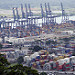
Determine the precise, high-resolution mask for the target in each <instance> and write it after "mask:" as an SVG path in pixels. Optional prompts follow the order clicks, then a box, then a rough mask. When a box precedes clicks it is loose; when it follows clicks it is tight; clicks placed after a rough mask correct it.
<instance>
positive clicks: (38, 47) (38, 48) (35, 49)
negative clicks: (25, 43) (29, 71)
mask: <svg viewBox="0 0 75 75" xmlns="http://www.w3.org/2000/svg"><path fill="white" fill-rule="evenodd" d="M41 49H42V48H41V47H40V46H37V45H36V46H34V48H33V51H34V52H37V51H39V50H41Z"/></svg>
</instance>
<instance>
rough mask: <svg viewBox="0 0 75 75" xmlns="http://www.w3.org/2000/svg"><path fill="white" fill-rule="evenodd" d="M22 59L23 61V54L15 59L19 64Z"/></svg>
mask: <svg viewBox="0 0 75 75" xmlns="http://www.w3.org/2000/svg"><path fill="white" fill-rule="evenodd" d="M23 61H24V59H23V56H20V57H19V58H18V59H17V62H18V64H21V63H22V62H23Z"/></svg>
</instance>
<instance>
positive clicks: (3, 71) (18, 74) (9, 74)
mask: <svg viewBox="0 0 75 75" xmlns="http://www.w3.org/2000/svg"><path fill="white" fill-rule="evenodd" d="M9 65H10V64H9V63H8V61H7V59H5V58H4V57H3V56H2V55H1V54H0V75H39V74H38V71H37V70H34V69H32V68H31V67H26V66H23V65H22V64H17V65H14V66H9Z"/></svg>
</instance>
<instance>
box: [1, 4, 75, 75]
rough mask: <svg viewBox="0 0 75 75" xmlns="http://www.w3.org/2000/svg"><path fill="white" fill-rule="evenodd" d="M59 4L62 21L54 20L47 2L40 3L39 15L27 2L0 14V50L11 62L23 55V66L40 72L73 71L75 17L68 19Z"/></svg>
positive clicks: (63, 72) (74, 69)
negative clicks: (8, 14) (1, 15)
mask: <svg viewBox="0 0 75 75" xmlns="http://www.w3.org/2000/svg"><path fill="white" fill-rule="evenodd" d="M60 5H61V11H62V14H61V16H62V19H61V23H57V22H56V20H57V19H56V18H57V17H58V16H57V15H53V14H52V10H51V8H50V5H49V3H44V5H43V4H40V12H41V13H40V14H41V15H39V16H38V15H36V16H35V15H34V13H33V11H32V10H31V8H32V7H31V6H30V4H25V5H23V4H21V5H20V9H19V8H18V7H13V8H12V14H13V17H11V18H8V17H6V16H5V17H0V44H1V45H2V48H0V54H4V57H5V58H6V59H7V60H8V61H9V62H10V63H11V64H13V63H16V62H17V59H18V58H19V57H20V56H22V57H23V59H24V62H23V63H22V64H23V66H28V67H31V68H33V69H36V70H38V72H39V73H41V72H47V73H48V75H74V74H75V20H69V16H68V15H67V14H66V13H65V9H64V6H63V4H62V3H61V4H60ZM19 10H21V15H20V14H19ZM39 21H40V22H39ZM73 53H74V54H73ZM58 72H59V73H58ZM69 72H70V73H69ZM50 73H51V74H50ZM52 73H53V74H52ZM54 73H55V74H54Z"/></svg>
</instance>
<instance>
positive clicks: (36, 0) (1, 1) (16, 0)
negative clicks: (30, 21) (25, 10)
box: [0, 0, 75, 9]
mask: <svg viewBox="0 0 75 75" xmlns="http://www.w3.org/2000/svg"><path fill="white" fill-rule="evenodd" d="M60 1H62V3H63V5H64V7H65V8H75V4H74V3H75V0H0V9H11V8H12V7H20V4H21V3H22V4H25V3H27V4H28V3H30V4H31V7H40V3H43V4H44V3H45V2H49V3H50V5H51V6H60Z"/></svg>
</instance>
